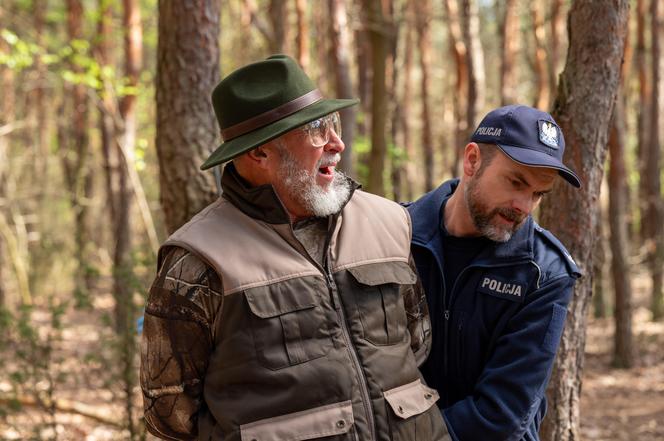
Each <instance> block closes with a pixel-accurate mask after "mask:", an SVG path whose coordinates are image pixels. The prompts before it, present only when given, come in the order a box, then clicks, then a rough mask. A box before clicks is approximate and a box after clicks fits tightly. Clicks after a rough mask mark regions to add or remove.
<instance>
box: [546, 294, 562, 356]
mask: <svg viewBox="0 0 664 441" xmlns="http://www.w3.org/2000/svg"><path fill="white" fill-rule="evenodd" d="M566 317H567V309H566V308H564V307H563V306H560V305H558V304H556V303H554V304H553V308H552V310H551V320H550V321H549V327H548V328H547V329H546V334H544V340H542V349H544V350H545V351H547V352H549V353H551V354H555V353H556V350H557V349H558V343H560V337H561V336H562V335H563V328H564V327H565V318H566Z"/></svg>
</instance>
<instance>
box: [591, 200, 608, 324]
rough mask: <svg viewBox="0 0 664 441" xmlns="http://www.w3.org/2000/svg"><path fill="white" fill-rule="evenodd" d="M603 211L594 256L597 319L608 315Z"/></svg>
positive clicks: (599, 219) (598, 226) (599, 212)
mask: <svg viewBox="0 0 664 441" xmlns="http://www.w3.org/2000/svg"><path fill="white" fill-rule="evenodd" d="M602 211H603V210H602V209H601V207H600V208H599V211H598V213H597V219H596V222H595V237H596V238H597V240H595V249H594V250H593V255H594V257H595V259H594V260H593V286H592V297H593V311H594V315H595V318H604V317H606V316H607V314H608V309H609V304H608V301H607V300H608V294H607V292H606V277H605V275H606V271H605V266H606V243H605V242H606V241H605V240H604V236H605V235H604V234H603V233H604V225H603V224H604V222H603V219H602V217H603V216H602Z"/></svg>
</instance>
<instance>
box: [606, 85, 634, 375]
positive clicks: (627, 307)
mask: <svg viewBox="0 0 664 441" xmlns="http://www.w3.org/2000/svg"><path fill="white" fill-rule="evenodd" d="M625 139H626V130H625V111H624V105H623V97H622V96H620V95H619V97H618V100H617V101H616V106H615V110H614V113H613V121H612V124H611V133H610V136H609V154H610V166H609V225H610V226H611V240H610V245H611V276H612V279H613V280H612V281H613V289H614V296H615V306H614V310H613V311H614V318H615V324H616V328H615V333H614V339H613V341H614V348H613V365H614V366H616V367H620V368H629V367H632V366H633V365H634V345H633V332H632V299H631V296H632V286H631V285H632V284H631V280H630V274H631V271H630V269H629V264H628V263H627V258H628V256H629V240H628V238H627V222H625V213H626V212H627V204H626V202H627V201H626V199H627V198H626V193H627V186H628V185H627V174H626V172H625Z"/></svg>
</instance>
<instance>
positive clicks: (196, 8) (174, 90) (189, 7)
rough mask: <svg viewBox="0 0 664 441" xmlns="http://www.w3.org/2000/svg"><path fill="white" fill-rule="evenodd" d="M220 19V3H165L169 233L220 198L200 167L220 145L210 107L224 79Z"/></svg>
mask: <svg viewBox="0 0 664 441" xmlns="http://www.w3.org/2000/svg"><path fill="white" fill-rule="evenodd" d="M219 18H220V2H219V1H218V0H192V1H188V2H173V1H168V0H160V1H159V44H158V47H157V78H156V95H157V139H156V145H157V154H158V156H159V183H160V187H161V206H162V208H163V210H164V216H165V220H166V228H167V229H168V231H169V232H173V231H175V230H176V229H177V228H178V227H180V226H181V225H182V224H184V223H185V222H186V221H187V220H189V219H190V218H191V217H192V216H193V215H194V214H196V213H197V212H199V211H200V210H201V209H202V208H203V207H205V206H206V205H207V204H209V203H210V202H211V201H213V200H214V199H215V198H216V196H217V195H216V191H215V184H214V178H213V175H212V173H203V172H201V171H200V170H199V167H200V165H201V164H202V163H203V161H204V160H205V158H206V157H207V156H208V154H209V153H210V152H211V150H213V149H214V148H215V147H216V146H217V145H218V144H219V137H218V135H217V133H218V128H217V122H216V120H215V117H214V113H213V110H212V105H211V104H210V92H211V91H212V89H213V88H214V86H215V84H216V83H217V82H218V81H219V30H220V29H219Z"/></svg>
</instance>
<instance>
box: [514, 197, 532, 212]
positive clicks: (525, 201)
mask: <svg viewBox="0 0 664 441" xmlns="http://www.w3.org/2000/svg"><path fill="white" fill-rule="evenodd" d="M534 207H535V201H534V200H533V198H532V197H529V195H526V194H519V195H517V196H516V197H515V198H514V199H512V208H513V209H514V210H517V211H518V212H519V213H521V214H524V215H526V216H527V215H529V214H530V213H531V212H532V211H533V208H534Z"/></svg>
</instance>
